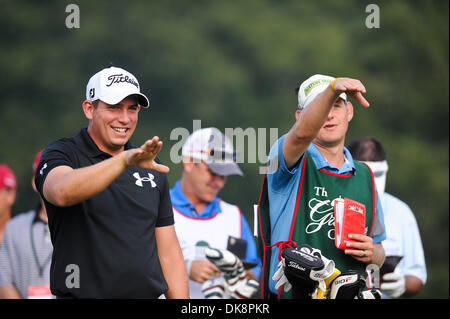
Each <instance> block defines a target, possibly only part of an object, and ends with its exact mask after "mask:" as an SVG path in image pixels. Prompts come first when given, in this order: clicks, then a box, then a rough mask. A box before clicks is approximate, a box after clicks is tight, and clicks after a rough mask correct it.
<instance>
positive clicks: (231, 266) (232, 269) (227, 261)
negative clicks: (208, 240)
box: [205, 247, 244, 274]
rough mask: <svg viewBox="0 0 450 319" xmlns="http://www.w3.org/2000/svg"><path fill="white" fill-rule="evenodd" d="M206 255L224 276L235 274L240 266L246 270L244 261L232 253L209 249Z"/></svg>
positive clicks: (206, 250)
mask: <svg viewBox="0 0 450 319" xmlns="http://www.w3.org/2000/svg"><path fill="white" fill-rule="evenodd" d="M205 254H206V258H208V260H209V261H211V262H212V263H214V264H215V265H216V266H217V268H219V269H220V271H222V272H223V273H224V274H235V273H236V272H237V271H238V270H239V268H240V266H241V267H242V269H243V268H244V266H243V264H242V261H241V260H240V259H239V258H238V257H237V256H236V255H235V254H233V253H232V252H231V251H228V250H221V249H217V248H210V247H207V248H206V249H205Z"/></svg>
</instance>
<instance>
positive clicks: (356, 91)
mask: <svg viewBox="0 0 450 319" xmlns="http://www.w3.org/2000/svg"><path fill="white" fill-rule="evenodd" d="M330 86H331V89H332V90H333V91H334V92H335V93H336V95H339V94H341V93H345V94H347V95H349V96H350V97H352V98H355V99H356V100H357V101H358V102H359V104H361V105H362V106H364V107H369V106H370V104H369V102H368V101H367V100H366V99H365V98H364V96H363V94H364V93H366V88H365V87H364V85H363V84H362V83H361V81H359V80H356V79H351V78H336V79H335V80H334V81H333V82H332V83H331V85H330Z"/></svg>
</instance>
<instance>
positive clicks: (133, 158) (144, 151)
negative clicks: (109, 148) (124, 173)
mask: <svg viewBox="0 0 450 319" xmlns="http://www.w3.org/2000/svg"><path fill="white" fill-rule="evenodd" d="M162 145H163V142H162V141H160V140H159V137H157V136H155V137H153V138H152V139H151V140H147V141H146V142H145V143H144V144H143V145H142V146H141V147H140V148H135V149H130V150H127V151H125V163H126V165H127V166H131V165H136V166H139V167H141V168H145V169H151V170H155V171H158V172H161V173H168V172H169V167H167V166H165V165H162V164H158V163H156V162H155V158H156V155H158V153H159V151H160V150H161V148H162Z"/></svg>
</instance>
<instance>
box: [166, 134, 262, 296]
mask: <svg viewBox="0 0 450 319" xmlns="http://www.w3.org/2000/svg"><path fill="white" fill-rule="evenodd" d="M182 155H183V175H182V177H181V179H180V180H179V181H177V182H176V184H175V186H174V187H173V188H172V189H171V190H170V196H171V199H172V205H173V210H174V217H175V228H176V232H177V236H178V240H179V242H180V245H181V248H182V251H183V255H184V259H185V262H186V265H187V270H188V275H189V279H190V280H189V285H190V296H191V298H200V299H201V298H204V297H207V298H209V297H211V296H214V297H217V294H211V293H210V292H211V291H210V290H209V287H211V286H217V285H216V284H217V279H216V278H217V277H219V279H220V277H221V276H222V274H221V273H220V271H219V269H218V268H217V267H216V266H215V265H214V264H213V263H212V262H210V261H208V260H207V258H206V256H205V248H206V247H211V248H216V249H221V250H227V249H231V250H232V248H230V246H229V245H230V243H233V242H234V241H238V242H241V243H243V245H244V246H246V249H244V250H243V251H242V254H240V255H239V253H238V252H236V251H233V253H235V254H237V257H238V258H240V259H242V260H243V261H244V265H249V266H248V267H251V269H247V270H246V277H247V278H248V279H256V278H257V277H259V274H260V266H259V264H260V261H259V259H258V256H257V251H256V245H255V242H254V240H253V237H252V234H251V231H250V228H249V226H248V223H247V221H246V220H245V217H244V215H243V214H242V212H241V210H240V208H239V207H238V206H236V205H232V204H229V203H227V202H225V201H223V200H222V199H220V198H219V197H218V194H219V192H220V191H221V190H222V189H223V188H224V187H225V184H226V182H227V178H228V176H230V175H239V176H243V173H242V171H241V169H240V168H239V166H238V165H237V163H236V162H235V159H236V153H235V151H234V149H233V144H232V143H231V141H230V140H229V139H228V138H227V137H226V136H225V135H223V134H222V133H221V132H220V131H219V130H218V129H216V128H213V127H210V128H204V129H200V130H197V131H195V132H193V133H192V134H191V135H190V136H189V137H188V139H187V140H186V142H185V144H184V145H183V148H182ZM247 262H248V263H247ZM218 285H219V286H220V285H221V287H223V286H224V285H223V283H222V284H218ZM225 286H226V285H225ZM202 289H203V292H202ZM224 290H226V287H225V289H223V290H221V291H220V290H219V291H216V292H218V293H219V294H220V296H219V297H220V298H222V297H227V294H226V293H224ZM250 290H251V289H250ZM251 291H252V292H254V291H256V289H255V290H254V291H253V290H251ZM248 297H250V296H247V298H248Z"/></svg>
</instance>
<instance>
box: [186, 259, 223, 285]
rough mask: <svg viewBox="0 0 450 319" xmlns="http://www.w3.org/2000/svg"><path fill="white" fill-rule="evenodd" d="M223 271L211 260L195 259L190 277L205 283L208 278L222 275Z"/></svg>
mask: <svg viewBox="0 0 450 319" xmlns="http://www.w3.org/2000/svg"><path fill="white" fill-rule="evenodd" d="M220 274H221V272H220V270H219V268H217V267H216V265H214V264H213V263H212V262H210V261H209V260H206V259H205V260H193V261H192V263H191V273H190V274H189V278H191V279H192V280H194V281H197V282H200V283H204V282H205V281H206V280H208V279H211V278H212V277H217V276H220Z"/></svg>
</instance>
